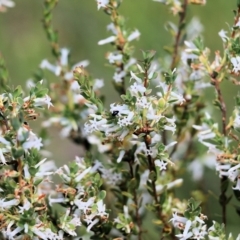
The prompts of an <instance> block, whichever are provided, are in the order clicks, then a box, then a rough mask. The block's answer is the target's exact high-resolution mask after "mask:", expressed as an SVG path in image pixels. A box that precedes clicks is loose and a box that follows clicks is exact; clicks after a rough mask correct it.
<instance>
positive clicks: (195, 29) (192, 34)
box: [186, 17, 204, 39]
mask: <svg viewBox="0 0 240 240" xmlns="http://www.w3.org/2000/svg"><path fill="white" fill-rule="evenodd" d="M203 30H204V27H203V25H202V24H201V22H200V20H199V18H197V17H193V18H192V20H191V21H190V23H189V24H188V25H187V27H186V31H187V36H188V38H191V39H195V38H196V37H198V36H199V35H200V34H201V33H202V32H203Z"/></svg>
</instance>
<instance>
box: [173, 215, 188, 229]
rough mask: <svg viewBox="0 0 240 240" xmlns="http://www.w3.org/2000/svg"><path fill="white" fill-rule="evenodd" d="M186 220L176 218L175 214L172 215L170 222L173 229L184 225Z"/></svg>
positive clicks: (179, 217)
mask: <svg viewBox="0 0 240 240" xmlns="http://www.w3.org/2000/svg"><path fill="white" fill-rule="evenodd" d="M187 220H188V219H187V218H185V217H181V216H178V214H177V213H173V217H172V218H171V219H170V222H172V224H173V226H174V227H177V228H178V227H179V226H181V225H182V224H186V222H187Z"/></svg>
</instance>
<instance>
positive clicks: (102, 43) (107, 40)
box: [98, 36, 116, 45]
mask: <svg viewBox="0 0 240 240" xmlns="http://www.w3.org/2000/svg"><path fill="white" fill-rule="evenodd" d="M115 40H116V36H110V37H108V38H106V39H103V40H100V41H99V42H98V45H104V44H107V43H111V42H114V41H115Z"/></svg>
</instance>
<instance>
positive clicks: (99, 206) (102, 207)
mask: <svg viewBox="0 0 240 240" xmlns="http://www.w3.org/2000/svg"><path fill="white" fill-rule="evenodd" d="M97 211H98V213H97V215H98V216H100V217H108V213H106V205H105V204H104V203H103V200H100V201H98V202H97Z"/></svg>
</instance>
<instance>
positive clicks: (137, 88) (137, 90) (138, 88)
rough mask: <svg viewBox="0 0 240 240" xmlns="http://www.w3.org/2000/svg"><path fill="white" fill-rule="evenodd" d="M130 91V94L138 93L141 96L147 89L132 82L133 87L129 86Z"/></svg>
mask: <svg viewBox="0 0 240 240" xmlns="http://www.w3.org/2000/svg"><path fill="white" fill-rule="evenodd" d="M130 90H131V92H132V93H135V94H138V93H140V94H141V95H143V94H144V93H145V92H146V90H147V89H146V88H145V87H144V86H143V85H142V84H137V83H136V82H134V83H133V85H131V86H130Z"/></svg>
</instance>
